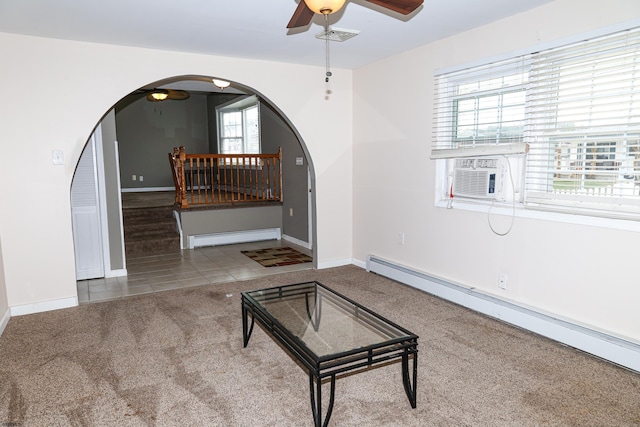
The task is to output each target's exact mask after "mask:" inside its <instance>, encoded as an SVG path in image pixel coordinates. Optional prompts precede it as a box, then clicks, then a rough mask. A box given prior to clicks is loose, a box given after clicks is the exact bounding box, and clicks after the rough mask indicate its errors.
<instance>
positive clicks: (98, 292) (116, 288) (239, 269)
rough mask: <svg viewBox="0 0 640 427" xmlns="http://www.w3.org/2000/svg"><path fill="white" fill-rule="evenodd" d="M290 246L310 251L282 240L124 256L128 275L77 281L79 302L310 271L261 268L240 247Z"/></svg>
mask: <svg viewBox="0 0 640 427" xmlns="http://www.w3.org/2000/svg"><path fill="white" fill-rule="evenodd" d="M282 246H289V247H291V248H294V249H297V250H298V251H300V252H303V253H306V254H311V251H310V250H308V249H305V248H301V247H299V246H297V245H294V244H292V243H290V242H287V241H284V240H270V241H266V242H253V243H242V244H236V245H224V246H213V247H206V248H197V249H191V250H182V251H172V252H162V253H154V254H142V255H135V256H129V257H127V273H128V275H127V276H122V277H113V278H108V279H106V278H105V279H92V280H80V281H78V300H79V302H80V304H83V303H90V302H96V301H107V300H113V299H118V298H124V297H127V296H132V295H140V294H146V293H149V292H158V291H164V290H169V289H177V288H185V287H189V286H199V285H206V284H211V283H223V282H231V281H236V280H247V279H253V278H256V277H260V276H267V275H271V274H278V273H283V272H288V271H299V270H309V269H312V268H313V263H303V264H295V265H288V266H284V267H263V266H261V265H260V264H258V263H257V262H256V261H253V260H252V259H250V258H249V257H247V256H245V255H243V254H242V252H240V251H243V250H252V249H265V248H273V247H282Z"/></svg>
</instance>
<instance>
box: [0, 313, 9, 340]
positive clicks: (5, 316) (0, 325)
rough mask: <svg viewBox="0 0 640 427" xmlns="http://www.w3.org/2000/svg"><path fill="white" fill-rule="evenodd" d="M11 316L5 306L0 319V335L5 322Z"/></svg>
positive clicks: (5, 325) (5, 324)
mask: <svg viewBox="0 0 640 427" xmlns="http://www.w3.org/2000/svg"><path fill="white" fill-rule="evenodd" d="M10 318H11V309H10V308H7V309H6V310H5V312H4V314H3V315H2V318H1V319H0V336H2V333H3V332H4V328H6V327H7V323H9V319H10Z"/></svg>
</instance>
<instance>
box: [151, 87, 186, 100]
mask: <svg viewBox="0 0 640 427" xmlns="http://www.w3.org/2000/svg"><path fill="white" fill-rule="evenodd" d="M141 92H142V93H146V94H147V101H151V102H160V101H165V100H167V99H171V100H174V101H183V100H185V99H188V98H189V96H190V95H189V92H186V91H184V90H174V89H150V90H142V91H141Z"/></svg>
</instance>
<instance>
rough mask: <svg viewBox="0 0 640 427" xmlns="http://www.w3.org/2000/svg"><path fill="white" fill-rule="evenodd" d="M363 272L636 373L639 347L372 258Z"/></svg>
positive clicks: (370, 257) (419, 272)
mask: <svg viewBox="0 0 640 427" xmlns="http://www.w3.org/2000/svg"><path fill="white" fill-rule="evenodd" d="M366 269H367V271H369V272H372V273H376V274H379V275H381V276H384V277H387V278H389V279H392V280H395V281H398V282H400V283H404V284H406V285H408V286H411V287H414V288H416V289H420V290H422V291H424V292H427V293H429V294H432V295H435V296H437V297H440V298H442V299H445V300H447V301H451V302H453V303H455V304H458V305H461V306H463V307H467V308H470V309H472V310H474V311H477V312H479V313H482V314H485V315H487V316H490V317H493V318H496V319H498V320H502V321H504V322H507V323H510V324H512V325H514V326H517V327H520V328H523V329H526V330H528V331H531V332H534V333H536V334H539V335H542V336H544V337H547V338H550V339H552V340H554V341H558V342H560V343H562V344H565V345H568V346H570V347H573V348H576V349H579V350H582V351H584V352H587V353H590V354H592V355H594V356H597V357H600V358H602V359H605V360H608V361H610V362H612V363H615V364H617V365H621V366H624V367H626V368H628V369H631V370H633V371H637V372H640V344H637V343H634V342H631V341H628V340H625V339H622V338H619V337H616V336H613V335H609V334H606V333H603V332H600V331H597V330H595V329H591V328H589V327H586V326H583V325H579V324H577V323H572V322H570V321H567V320H563V319H559V318H556V317H553V316H552V315H549V314H546V313H542V312H539V311H536V310H534V309H531V308H528V307H524V306H521V305H518V304H515V303H513V302H510V301H506V300H503V299H500V298H497V297H495V296H492V295H487V294H485V293H482V292H479V291H478V290H475V289H473V288H469V287H465V286H462V285H459V284H456V283H452V282H449V281H446V280H443V279H441V278H438V277H435V276H431V275H429V274H426V273H424V272H421V271H418V270H415V269H413V268H410V267H406V266H403V265H400V264H397V263H394V262H392V261H387V260H385V259H382V258H379V257H377V256H375V255H369V256H368V257H367V266H366Z"/></svg>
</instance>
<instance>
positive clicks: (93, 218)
mask: <svg viewBox="0 0 640 427" xmlns="http://www.w3.org/2000/svg"><path fill="white" fill-rule="evenodd" d="M99 129H100V128H99V127H98V130H99ZM98 130H96V132H97V131H98ZM95 148H96V140H95V134H93V135H91V139H90V140H89V142H88V143H87V146H86V147H85V149H84V151H83V152H82V155H81V157H80V161H79V162H78V167H77V168H76V173H75V175H74V177H73V182H72V183H71V218H72V227H73V244H74V247H75V253H76V278H77V279H78V280H86V279H94V278H97V277H104V262H103V260H104V258H103V254H102V232H101V223H100V209H99V203H98V181H97V168H96V156H95V151H96V149H95Z"/></svg>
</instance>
